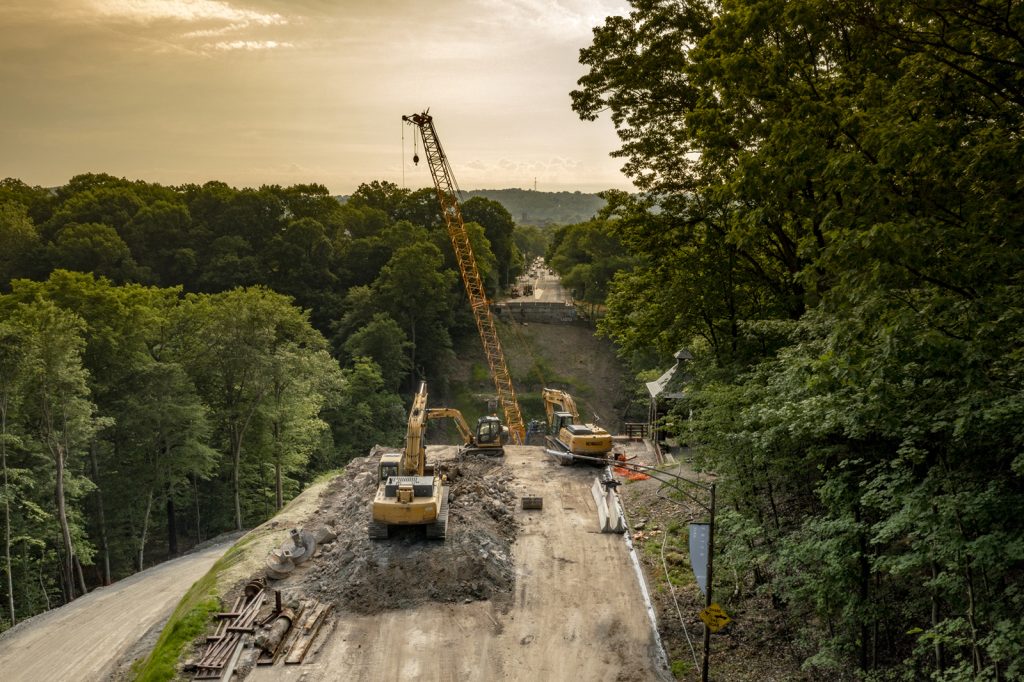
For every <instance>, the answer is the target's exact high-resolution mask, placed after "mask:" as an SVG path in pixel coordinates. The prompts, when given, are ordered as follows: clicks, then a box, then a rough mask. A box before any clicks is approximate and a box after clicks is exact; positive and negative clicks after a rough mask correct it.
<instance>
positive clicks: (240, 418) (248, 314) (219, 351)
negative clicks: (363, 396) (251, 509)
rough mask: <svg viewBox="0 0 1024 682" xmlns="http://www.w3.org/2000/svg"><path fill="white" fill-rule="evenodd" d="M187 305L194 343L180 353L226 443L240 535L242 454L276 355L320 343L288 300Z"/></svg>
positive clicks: (208, 299)
mask: <svg viewBox="0 0 1024 682" xmlns="http://www.w3.org/2000/svg"><path fill="white" fill-rule="evenodd" d="M187 302H188V305H187V306H186V309H185V315H186V319H187V323H188V324H190V325H191V326H192V331H191V334H192V335H193V342H192V347H191V348H183V349H182V353H183V355H184V356H185V361H186V365H187V367H188V368H189V371H190V372H191V373H192V376H193V378H194V380H195V382H196V385H197V386H198V387H199V388H200V392H201V395H203V397H204V398H205V400H206V403H207V404H208V405H209V406H210V407H211V408H212V411H213V418H214V419H215V420H216V422H217V423H218V424H219V425H220V428H221V429H222V430H223V433H224V435H225V437H226V440H227V445H228V450H229V453H230V462H231V481H232V492H233V495H234V507H235V509H234V512H235V513H234V516H235V527H236V529H238V530H241V529H242V528H243V517H242V507H241V496H240V489H239V481H240V473H241V467H242V453H243V449H244V444H245V441H246V437H247V436H248V435H249V431H250V428H251V427H252V426H253V424H254V419H255V418H256V416H257V414H258V412H259V411H260V409H261V408H262V407H264V405H265V403H266V400H267V398H268V396H269V395H270V393H271V391H272V389H273V387H274V377H275V369H276V368H277V364H278V362H280V360H281V358H282V357H283V356H280V355H278V352H279V351H280V350H281V349H282V348H283V347H285V346H287V345H293V346H294V347H295V348H303V349H309V350H310V351H317V350H322V349H323V346H324V341H323V337H321V336H320V335H319V334H317V333H316V332H315V331H314V330H313V329H312V327H310V326H309V322H308V320H307V317H306V315H305V314H303V313H302V312H301V311H299V310H298V309H297V308H294V307H293V306H292V305H291V302H290V299H288V298H286V297H284V296H281V295H280V294H276V293H274V292H272V291H270V290H268V289H264V288H261V287H253V288H250V289H233V290H231V291H227V292H224V293H221V294H212V295H207V296H191V297H189V298H188V299H187Z"/></svg>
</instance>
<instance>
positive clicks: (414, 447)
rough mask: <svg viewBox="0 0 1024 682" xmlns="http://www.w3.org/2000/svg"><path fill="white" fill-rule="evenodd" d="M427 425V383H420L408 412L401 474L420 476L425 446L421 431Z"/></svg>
mask: <svg viewBox="0 0 1024 682" xmlns="http://www.w3.org/2000/svg"><path fill="white" fill-rule="evenodd" d="M426 424H427V382H425V381H424V382H421V383H420V389H419V390H418V391H417V392H416V395H415V396H413V399H412V409H410V410H409V425H408V427H407V428H406V431H405V450H404V451H403V452H402V474H403V475H406V476H422V475H423V471H424V468H425V466H426V459H427V453H426V445H425V444H424V443H423V431H424V430H425V427H426Z"/></svg>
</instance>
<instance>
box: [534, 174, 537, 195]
mask: <svg viewBox="0 0 1024 682" xmlns="http://www.w3.org/2000/svg"><path fill="white" fill-rule="evenodd" d="M533 191H534V192H536V191H537V176H534V177H533Z"/></svg>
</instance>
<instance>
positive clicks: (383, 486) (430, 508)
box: [367, 381, 448, 540]
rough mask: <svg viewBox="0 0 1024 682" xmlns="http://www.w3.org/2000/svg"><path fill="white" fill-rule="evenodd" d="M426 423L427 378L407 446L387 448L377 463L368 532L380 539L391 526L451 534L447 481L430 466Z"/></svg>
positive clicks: (429, 533) (412, 415)
mask: <svg viewBox="0 0 1024 682" xmlns="http://www.w3.org/2000/svg"><path fill="white" fill-rule="evenodd" d="M426 424H427V382H425V381H424V382H422V383H421V384H420V388H419V390H418V391H417V392H416V395H415V396H414V397H413V401H412V409H411V410H409V426H408V428H407V430H406V434H405V449H403V450H402V451H401V452H385V453H384V454H382V455H381V457H380V462H379V463H378V464H377V494H376V495H375V496H374V498H373V509H372V512H371V514H370V523H369V526H368V528H367V534H368V535H369V536H370V539H373V540H379V539H383V538H386V537H387V536H388V530H389V528H390V527H391V526H425V527H426V529H427V537H428V538H438V539H440V540H444V539H445V536H446V535H447V534H448V481H447V479H446V478H445V477H441V476H439V475H438V472H437V470H436V468H435V467H434V466H428V465H427V463H426V459H427V448H426V444H425V443H424V442H423V432H424V430H425V429H426Z"/></svg>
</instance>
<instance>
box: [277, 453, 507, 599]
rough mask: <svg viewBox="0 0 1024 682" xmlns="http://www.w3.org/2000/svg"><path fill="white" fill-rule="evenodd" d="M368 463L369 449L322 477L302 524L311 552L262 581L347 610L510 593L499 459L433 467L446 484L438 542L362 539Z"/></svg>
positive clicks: (419, 533)
mask: <svg viewBox="0 0 1024 682" xmlns="http://www.w3.org/2000/svg"><path fill="white" fill-rule="evenodd" d="M377 460H378V456H377V455H376V453H371V455H370V456H368V457H363V458H359V459H356V460H353V461H352V462H351V463H350V464H349V466H348V467H346V470H345V473H344V474H343V475H341V476H339V477H338V478H337V479H335V480H334V481H332V482H331V483H330V485H329V486H328V487H327V489H326V490H325V491H324V493H323V495H322V496H321V498H320V509H319V511H318V513H317V514H316V515H314V517H313V520H312V521H311V523H310V524H309V525H308V526H307V530H309V531H311V532H312V533H313V534H314V535H318V536H319V538H318V539H319V541H320V548H319V550H318V551H317V553H316V555H315V556H314V557H313V558H312V559H311V560H310V561H309V562H307V563H306V564H303V565H302V566H300V567H298V568H296V569H295V571H294V572H293V573H292V574H290V575H289V576H288V577H287V578H285V579H283V580H279V581H272V582H271V584H270V587H273V588H275V589H280V590H282V591H283V592H285V593H286V594H289V595H295V596H299V595H300V594H301V595H302V596H305V597H316V598H317V599H319V600H321V601H325V602H331V603H333V604H335V606H336V608H338V609H339V610H347V611H353V612H357V613H378V612H381V611H386V610H389V609H402V608H408V607H411V606H415V605H417V604H420V603H423V602H425V601H438V602H468V601H476V600H484V599H499V600H500V599H501V598H503V597H511V595H512V594H513V591H514V588H515V567H514V562H513V558H512V543H513V542H514V541H515V536H516V531H517V524H516V521H515V519H514V517H513V509H514V504H515V495H514V493H513V492H512V491H511V489H510V487H511V486H510V485H509V482H510V481H511V478H512V474H511V472H510V471H509V470H508V469H507V468H506V467H505V466H504V465H503V464H502V462H501V459H500V458H495V457H489V456H486V455H474V456H472V457H469V458H465V459H463V460H461V461H457V460H456V461H447V462H442V463H440V470H441V471H442V472H443V473H446V474H447V476H448V480H449V485H450V512H449V524H448V537H447V539H446V540H445V541H443V542H441V541H438V540H428V539H426V537H425V533H424V529H423V528H422V527H410V528H399V529H392V533H391V537H389V538H388V539H386V540H370V539H369V538H368V537H367V522H368V520H369V514H370V503H371V501H372V499H373V495H374V493H375V492H376V464H377Z"/></svg>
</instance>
